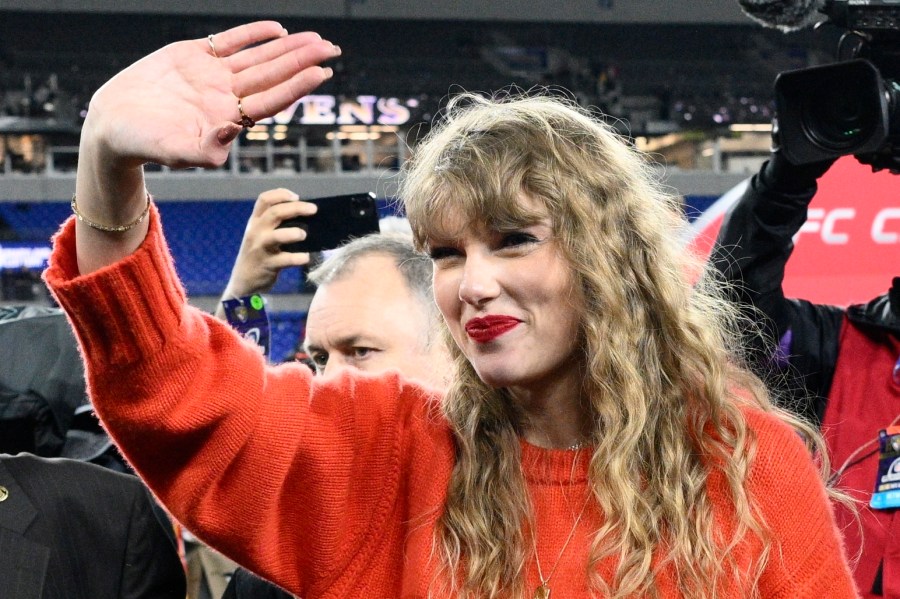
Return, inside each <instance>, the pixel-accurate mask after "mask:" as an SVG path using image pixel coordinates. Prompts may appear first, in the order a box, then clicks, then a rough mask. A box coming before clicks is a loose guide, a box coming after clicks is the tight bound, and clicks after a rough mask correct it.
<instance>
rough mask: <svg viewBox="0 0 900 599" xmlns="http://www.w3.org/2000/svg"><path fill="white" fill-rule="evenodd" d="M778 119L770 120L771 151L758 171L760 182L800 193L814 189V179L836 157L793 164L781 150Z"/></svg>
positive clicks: (825, 169)
mask: <svg viewBox="0 0 900 599" xmlns="http://www.w3.org/2000/svg"><path fill="white" fill-rule="evenodd" d="M779 136H780V127H779V126H778V120H777V119H776V120H774V121H773V122H772V153H771V154H770V155H769V160H768V161H766V163H765V164H764V165H763V167H762V169H761V170H760V172H759V176H760V179H761V180H762V183H763V184H764V185H765V186H766V187H767V188H769V189H771V190H772V191H777V192H782V193H802V192H805V191H809V190H813V191H815V187H816V181H818V179H819V177H821V176H822V175H824V174H825V173H826V172H827V171H828V169H829V168H831V165H832V164H834V163H835V161H836V160H837V158H829V159H827V160H822V161H819V162H811V163H808V164H794V163H793V162H791V161H790V160H788V158H787V156H785V154H784V152H783V151H782V150H781V144H780V142H779Z"/></svg>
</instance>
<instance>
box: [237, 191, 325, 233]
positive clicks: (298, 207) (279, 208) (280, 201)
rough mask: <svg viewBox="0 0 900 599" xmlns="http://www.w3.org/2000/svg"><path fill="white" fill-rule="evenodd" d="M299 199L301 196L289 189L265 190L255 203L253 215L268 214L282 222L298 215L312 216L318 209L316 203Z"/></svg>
mask: <svg viewBox="0 0 900 599" xmlns="http://www.w3.org/2000/svg"><path fill="white" fill-rule="evenodd" d="M299 200H300V196H298V195H297V194H296V193H294V192H293V191H291V190H289V189H284V188H278V189H270V190H268V191H264V192H262V193H261V194H259V197H258V198H257V199H256V203H255V204H254V205H253V216H254V217H257V218H259V217H262V216H263V215H266V216H268V217H269V218H271V219H272V220H273V221H277V222H281V221H283V220H285V219H288V218H294V217H297V216H310V215H312V214H315V213H316V210H318V206H316V205H315V204H311V203H309V202H302V201H299ZM276 224H277V223H276Z"/></svg>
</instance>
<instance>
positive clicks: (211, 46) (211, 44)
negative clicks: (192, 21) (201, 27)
mask: <svg viewBox="0 0 900 599" xmlns="http://www.w3.org/2000/svg"><path fill="white" fill-rule="evenodd" d="M206 41H207V42H209V49H210V50H212V54H213V56H215V57H216V58H218V57H219V53H218V52H216V43H215V42H214V41H213V34H209V35H208V36H206Z"/></svg>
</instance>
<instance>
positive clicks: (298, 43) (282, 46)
mask: <svg viewBox="0 0 900 599" xmlns="http://www.w3.org/2000/svg"><path fill="white" fill-rule="evenodd" d="M321 41H322V36H320V35H319V34H318V33H314V32H312V31H304V32H302V33H292V34H291V35H288V36H285V37H280V38H276V39H273V40H271V41H269V42H266V43H265V44H262V45H259V46H253V47H250V48H245V49H244V50H241V51H240V52H236V53H234V54H232V55H231V56H229V57H228V58H226V59H224V60H225V62H226V63H227V64H228V67H229V68H230V69H231V72H232V73H240V72H241V71H243V70H244V69H247V68H249V67H252V66H253V65H256V64H261V63H264V62H267V61H269V60H272V59H274V58H278V57H279V56H281V55H282V54H287V53H288V52H291V51H292V50H297V49H299V48H302V47H304V46H307V45H309V44H314V43H317V42H321Z"/></svg>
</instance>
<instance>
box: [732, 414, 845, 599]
mask: <svg viewBox="0 0 900 599" xmlns="http://www.w3.org/2000/svg"><path fill="white" fill-rule="evenodd" d="M748 423H749V425H750V427H751V428H752V429H753V430H754V431H755V433H756V435H757V443H758V445H757V452H756V458H755V461H754V463H753V466H752V471H751V473H750V479H749V485H750V489H751V491H752V493H753V496H754V498H755V500H756V502H757V505H758V507H759V509H760V511H761V513H762V516H763V517H764V519H765V523H766V525H767V526H768V528H769V533H770V534H771V538H772V543H773V545H772V549H771V551H770V552H769V557H768V563H767V565H766V569H765V572H764V573H763V577H762V579H761V582H760V585H761V586H760V591H761V596H763V597H767V598H770V599H782V598H783V599H794V598H797V597H816V598H817V599H850V598H856V597H858V596H859V595H858V593H857V591H856V588H855V586H854V583H853V578H852V575H851V573H850V568H849V566H848V563H847V559H846V556H845V555H844V547H843V543H842V541H841V538H840V532H839V531H838V529H837V526H836V524H835V519H834V515H833V513H832V507H831V503H830V499H829V497H828V495H827V493H826V492H825V486H824V484H823V483H822V479H821V477H820V476H819V473H818V470H817V468H816V466H815V464H814V463H813V460H812V458H811V456H810V453H809V450H808V449H807V447H806V445H805V444H804V443H803V441H802V440H801V438H800V436H799V435H798V434H797V433H796V431H794V430H793V429H792V428H791V427H789V426H788V425H787V424H785V423H784V422H782V421H781V420H780V419H778V418H777V417H776V416H775V415H773V414H770V413H763V412H759V411H755V410H754V411H748Z"/></svg>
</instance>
